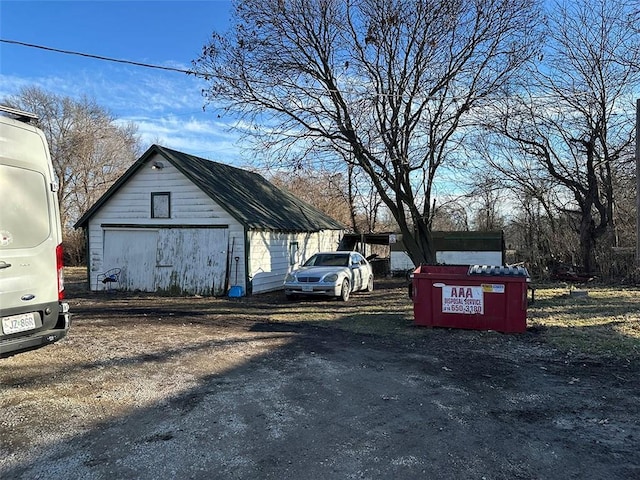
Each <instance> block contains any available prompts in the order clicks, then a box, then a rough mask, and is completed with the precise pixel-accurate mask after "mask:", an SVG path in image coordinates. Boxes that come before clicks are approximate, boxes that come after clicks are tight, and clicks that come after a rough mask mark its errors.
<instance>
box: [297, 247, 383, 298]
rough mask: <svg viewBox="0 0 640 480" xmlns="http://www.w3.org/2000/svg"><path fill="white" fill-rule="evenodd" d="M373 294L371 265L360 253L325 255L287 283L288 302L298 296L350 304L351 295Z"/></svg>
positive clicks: (313, 258) (326, 253)
mask: <svg viewBox="0 0 640 480" xmlns="http://www.w3.org/2000/svg"><path fill="white" fill-rule="evenodd" d="M358 290H366V291H368V292H371V291H372V290H373V270H372V268H371V264H369V262H368V261H367V259H366V258H364V257H363V256H362V255H361V254H360V253H358V252H321V253H316V254H315V255H313V256H312V257H311V258H309V260H307V261H306V262H305V263H304V264H303V265H302V267H300V268H299V269H297V270H294V271H292V272H291V273H289V274H288V275H287V277H286V278H285V281H284V293H285V295H286V297H287V299H291V298H292V297H293V296H295V295H326V296H330V297H338V298H340V299H341V300H343V301H345V302H346V301H347V300H349V296H350V295H351V292H355V291H358Z"/></svg>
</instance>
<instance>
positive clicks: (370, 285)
mask: <svg viewBox="0 0 640 480" xmlns="http://www.w3.org/2000/svg"><path fill="white" fill-rule="evenodd" d="M365 290H366V291H367V292H373V275H369V281H368V282H367V288H366V289H365Z"/></svg>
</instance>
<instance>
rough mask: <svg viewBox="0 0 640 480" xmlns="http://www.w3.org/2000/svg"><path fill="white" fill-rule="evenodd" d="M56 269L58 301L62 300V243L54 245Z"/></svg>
mask: <svg viewBox="0 0 640 480" xmlns="http://www.w3.org/2000/svg"><path fill="white" fill-rule="evenodd" d="M56 269H57V271H58V301H62V300H64V256H63V254H62V244H60V245H58V246H57V247H56Z"/></svg>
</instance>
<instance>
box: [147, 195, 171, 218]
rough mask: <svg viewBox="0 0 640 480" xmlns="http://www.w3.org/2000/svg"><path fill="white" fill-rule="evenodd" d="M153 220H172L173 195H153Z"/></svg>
mask: <svg viewBox="0 0 640 480" xmlns="http://www.w3.org/2000/svg"><path fill="white" fill-rule="evenodd" d="M151 218H171V193H169V192H152V193H151Z"/></svg>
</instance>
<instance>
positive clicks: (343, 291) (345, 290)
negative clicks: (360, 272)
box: [340, 280, 351, 302]
mask: <svg viewBox="0 0 640 480" xmlns="http://www.w3.org/2000/svg"><path fill="white" fill-rule="evenodd" d="M350 293H351V285H349V280H344V281H343V282H342V287H341V288H340V300H342V301H343V302H346V301H347V300H349V294H350Z"/></svg>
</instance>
